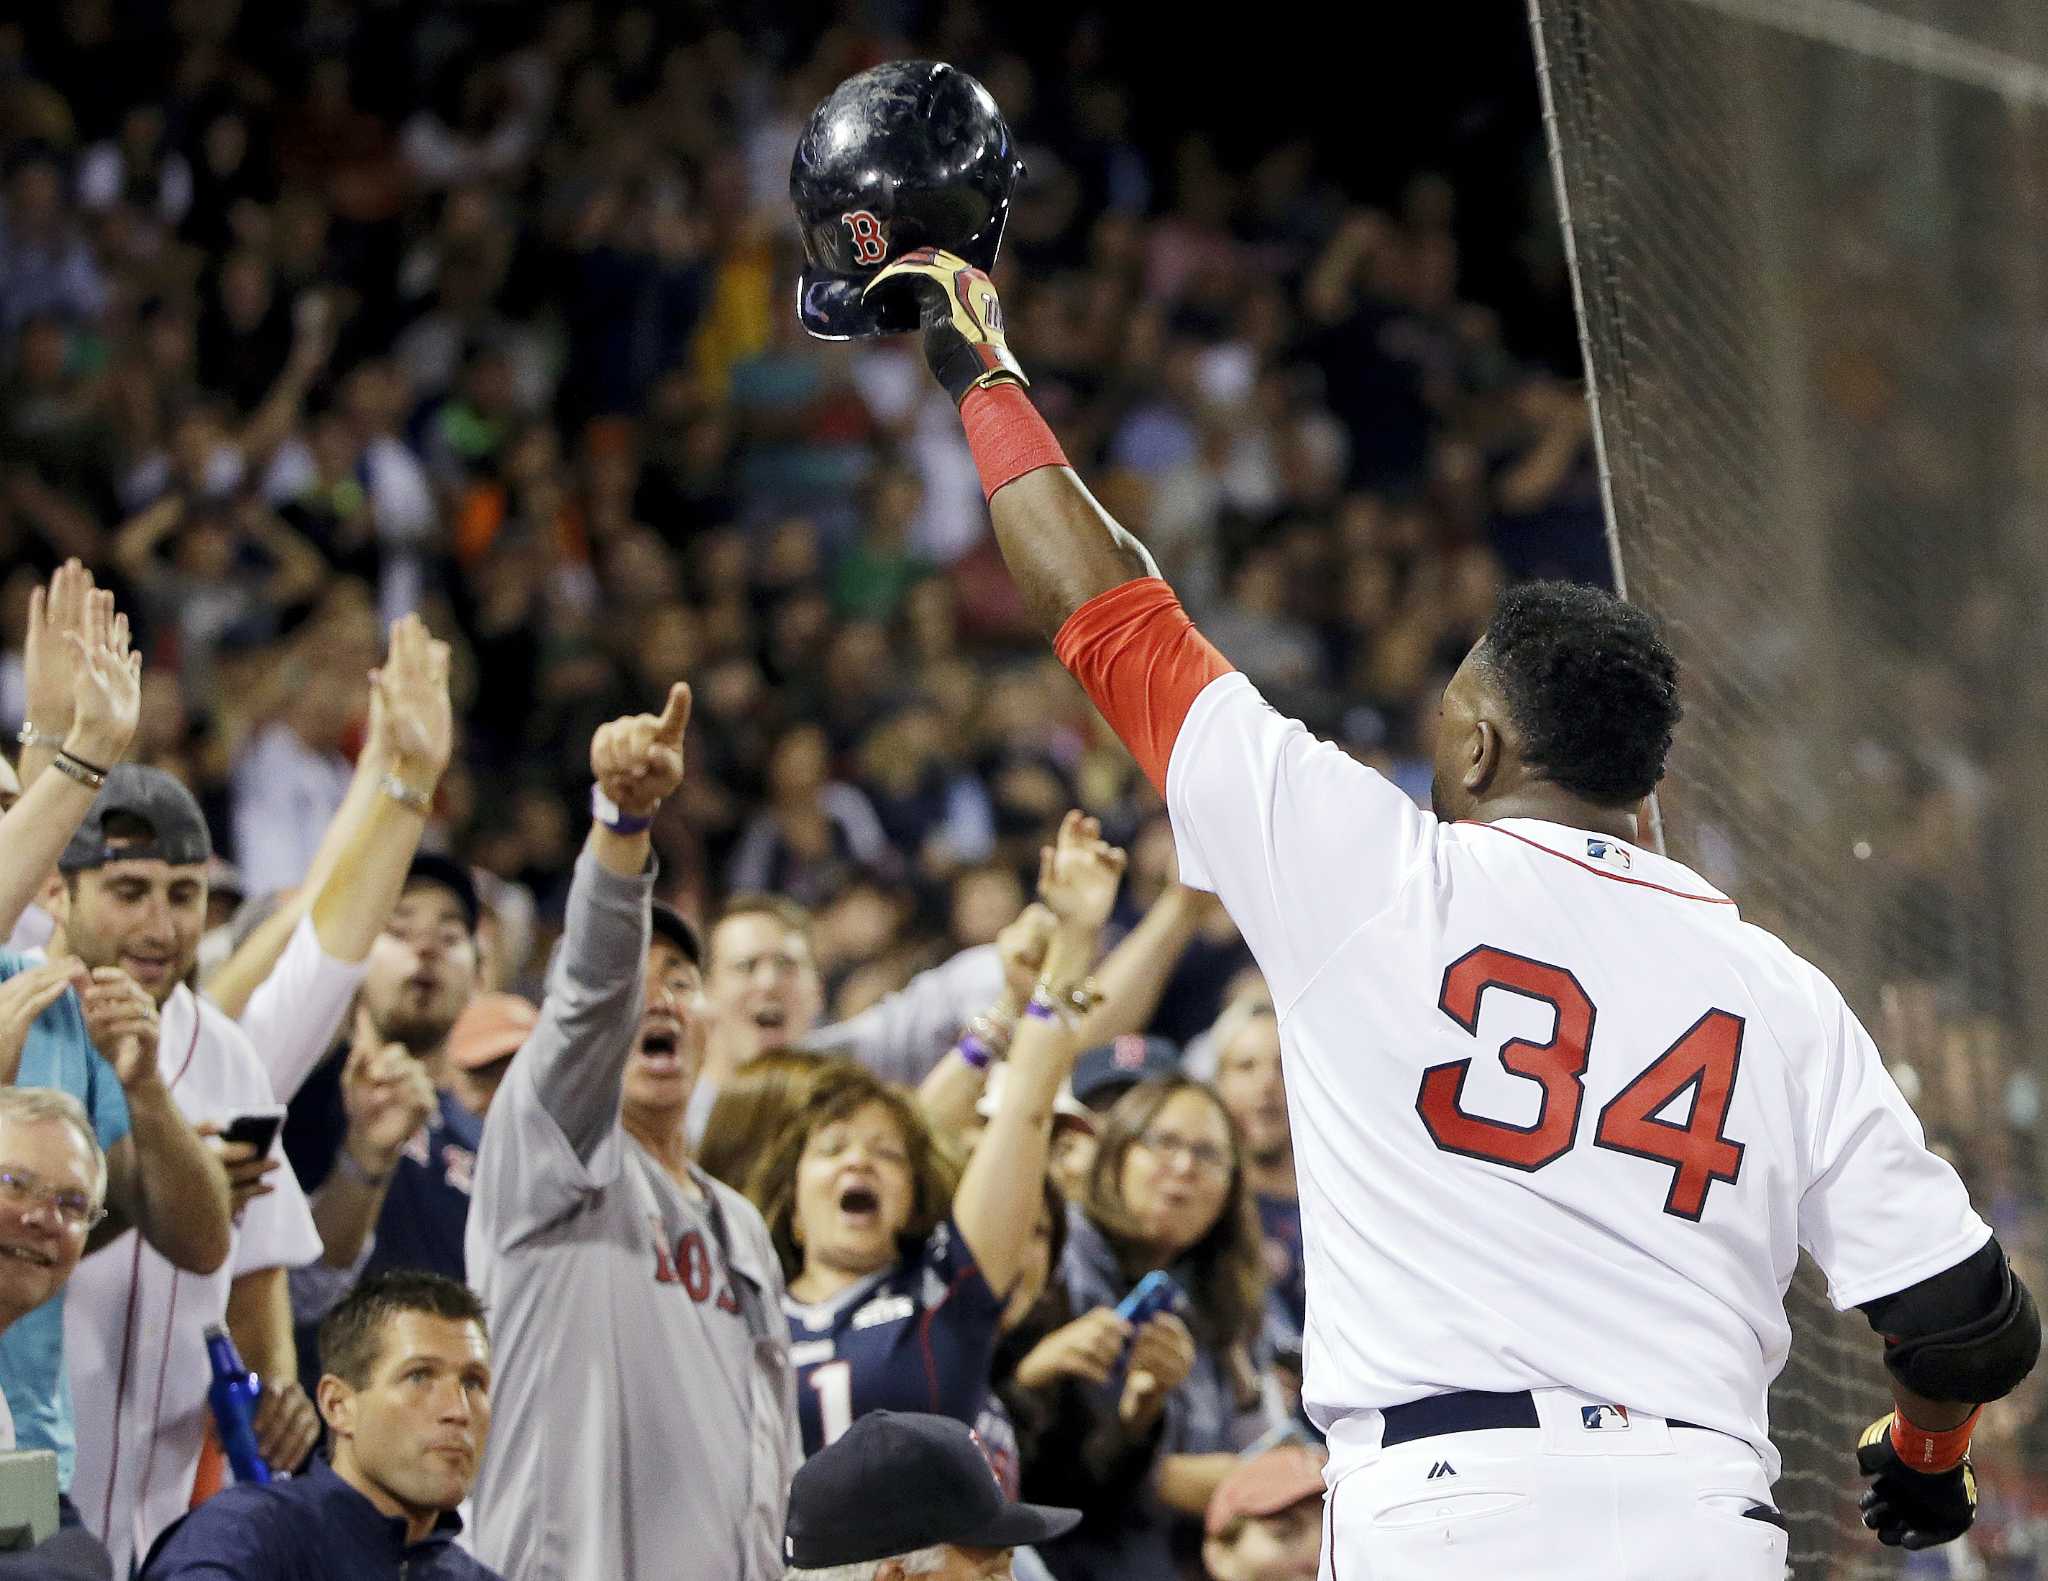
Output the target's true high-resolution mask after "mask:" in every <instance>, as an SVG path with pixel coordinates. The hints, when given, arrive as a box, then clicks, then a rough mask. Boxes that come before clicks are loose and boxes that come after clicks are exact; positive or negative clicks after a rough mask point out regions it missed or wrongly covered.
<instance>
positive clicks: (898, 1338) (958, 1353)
mask: <svg viewBox="0 0 2048 1581" xmlns="http://www.w3.org/2000/svg"><path fill="white" fill-rule="evenodd" d="M782 1305H783V1310H784V1311H785V1312H786V1313H787V1314H788V1316H789V1351H790V1358H789V1359H790V1361H791V1363H792V1364H793V1365H794V1366H795V1368H796V1398H797V1414H798V1415H799V1416H800V1417H801V1418H802V1420H803V1429H804V1454H805V1455H806V1456H809V1455H815V1454H816V1453H817V1452H818V1451H819V1450H821V1449H823V1448H824V1447H825V1446H826V1445H827V1444H829V1443H831V1442H832V1441H833V1440H834V1439H836V1438H838V1437H839V1435H840V1434H842V1433H844V1432H845V1431H846V1430H847V1428H849V1427H851V1426H852V1425H853V1421H854V1418H855V1417H860V1416H865V1415H867V1413H868V1412H870V1411H927V1412H930V1413H932V1414H934V1415H937V1416H950V1417H954V1418H956V1419H957V1420H959V1421H962V1422H965V1423H967V1424H968V1425H969V1426H970V1427H971V1426H973V1425H974V1421H975V1419H976V1417H978V1416H979V1415H980V1414H981V1411H982V1408H983V1407H984V1406H985V1405H986V1404H987V1403H988V1381H989V1369H990V1366H991V1364H992V1362H993V1360H994V1356H995V1348H996V1333H997V1328H998V1326H999V1325H1000V1323H1001V1321H1002V1315H1003V1303H1002V1301H1001V1300H1000V1299H998V1297H997V1296H996V1293H995V1292H994V1291H993V1290H991V1289H989V1287H988V1281H987V1280H985V1279H983V1278H982V1276H981V1270H980V1269H979V1268H977V1267H975V1265H974V1257H973V1254H972V1253H971V1252H970V1251H969V1250H968V1246H967V1242H966V1241H965V1240H964V1239H963V1238H962V1236H961V1234H960V1231H959V1229H958V1227H956V1226H955V1225H954V1224H953V1222H952V1221H951V1220H950V1219H949V1220H947V1221H946V1222H944V1223H942V1224H941V1225H939V1227H938V1228H937V1229H935V1230H933V1231H932V1233H931V1235H930V1236H929V1237H928V1238H927V1239H926V1241H925V1243H924V1246H923V1247H922V1248H921V1249H920V1252H919V1254H918V1255H917V1256H916V1257H909V1258H902V1259H899V1260H898V1261H897V1262H896V1263H894V1264H892V1265H891V1266H890V1267H888V1268H886V1269H884V1270H883V1271H882V1272H880V1273H878V1274H874V1275H871V1276H870V1277H868V1278H867V1279H864V1280H862V1281H861V1282H860V1283H859V1284H857V1285H854V1286H853V1287H852V1288H850V1289H847V1290H843V1291H841V1292H840V1293H839V1294H838V1295H836V1296H834V1297H833V1298H832V1299H831V1300H829V1301H821V1302H819V1303H818V1304H817V1305H815V1306H806V1305H805V1304H804V1303H803V1302H801V1301H798V1300H797V1299H796V1298H795V1297H794V1296H784V1297H783V1301H782Z"/></svg>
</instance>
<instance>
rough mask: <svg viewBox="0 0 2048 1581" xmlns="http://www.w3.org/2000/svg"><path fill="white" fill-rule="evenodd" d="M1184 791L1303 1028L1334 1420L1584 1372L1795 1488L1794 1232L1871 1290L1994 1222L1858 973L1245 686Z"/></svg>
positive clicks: (1677, 879)
mask: <svg viewBox="0 0 2048 1581" xmlns="http://www.w3.org/2000/svg"><path fill="white" fill-rule="evenodd" d="M1167 793H1168V797H1167V799H1168V806H1169V808H1170V811H1171V815H1172V820H1173V829H1174V835H1175V838H1176V841H1177V843H1178V845H1179V849H1180V863H1181V876H1182V879H1183V881H1184V882H1186V883H1189V884H1192V885H1195V886H1198V887H1201V888H1204V889H1210V890H1213V891H1215V892H1216V893H1217V894H1218V895H1219V896H1221V898H1222V900H1223V902H1224V904H1225V906H1226V907H1227V908H1228V909H1229V911H1230V914H1231V916H1232V918H1233V919H1235V920H1236V922H1237V924H1238V926H1239V927H1240V929H1241V930H1242V931H1243V933H1244V936H1245V939H1246V942H1247V943H1248V944H1249V945H1250V946H1251V949H1252V952H1253V954H1254V955H1256V956H1257V958H1258V961H1259V965H1260V967H1261V968H1262V969H1263V970H1264V972H1265V975H1266V980H1267V982H1268V984H1269V985H1270V986H1271V988H1272V990H1273V997H1274V1004H1275V1007H1276V1008H1277V1010H1278V1011H1279V1015H1280V1025H1281V1039H1282V1046H1283V1050H1284V1053H1283V1060H1284V1065H1285V1071H1286V1077H1287V1093H1288V1111H1289V1116H1290V1119H1291V1121H1292V1123H1293V1128H1294V1149H1295V1161H1296V1168H1297V1170H1298V1172H1299V1175H1300V1182H1301V1205H1302V1227H1303V1240H1304V1243H1305V1249H1306V1257H1307V1266H1308V1290H1309V1302H1308V1331H1307V1336H1306V1349H1305V1368H1306V1385H1305V1390H1304V1394H1305V1399H1306V1402H1307V1404H1308V1406H1309V1409H1310V1413H1311V1415H1313V1416H1314V1417H1315V1418H1316V1419H1317V1421H1318V1422H1320V1423H1322V1424H1324V1425H1326V1426H1327V1425H1328V1424H1330V1423H1332V1422H1333V1421H1335V1420H1336V1419H1337V1418H1339V1417H1341V1416H1343V1415H1345V1414H1346V1413H1349V1412H1356V1411H1360V1410H1366V1409H1377V1408H1382V1407H1385V1406H1390V1405H1395V1404H1399V1403H1402V1402H1404V1401H1408V1400H1413V1399H1417V1398H1419V1397H1421V1396H1423V1395H1426V1394H1432V1393H1437V1392H1441V1391H1444V1390H1450V1389H1482V1390H1499V1391H1509V1390H1518V1389H1534V1388H1543V1387H1551V1386H1555V1387H1564V1388H1571V1389H1578V1390H1582V1391H1584V1392H1586V1393H1588V1394H1591V1395H1594V1396H1598V1397H1601V1398H1605V1399H1609V1400H1614V1401H1617V1402H1620V1403H1622V1404H1626V1405H1629V1406H1632V1407H1636V1408H1639V1409H1642V1410H1645V1411H1650V1412H1654V1413H1656V1414H1657V1415H1660V1416H1664V1417H1670V1418H1676V1419H1680V1420H1684V1421H1688V1422H1695V1423H1698V1424H1699V1425H1701V1426H1703V1427H1711V1428H1717V1429H1720V1430H1722V1431H1725V1432H1729V1433H1733V1434H1736V1435H1738V1436H1740V1437H1742V1438H1745V1439H1747V1440H1748V1441H1749V1442H1750V1443H1751V1444H1753V1445H1754V1446H1755V1447H1756V1449H1757V1450H1758V1452H1759V1453H1760V1454H1762V1455H1763V1456H1764V1457H1765V1460H1766V1463H1767V1464H1768V1465H1769V1466H1770V1469H1771V1475H1772V1476H1773V1477H1775V1476H1776V1475H1777V1459H1776V1456H1775V1454H1774V1452H1773V1451H1772V1449H1771V1447H1770V1442H1769V1436H1768V1420H1767V1414H1766V1402H1765V1391H1766V1388H1767V1387H1768V1385H1769V1383H1770V1380H1771V1379H1772V1378H1773V1377H1774V1376H1775V1375H1776V1374H1777V1372H1778V1369H1779V1368H1780V1367H1781V1366H1783V1365H1784V1361H1785V1355H1786V1350H1787V1347H1788V1345H1789V1342H1790V1338H1791V1331H1790V1327H1789V1325H1788V1324H1787V1322H1786V1318H1785V1310H1784V1293H1785V1288H1786V1286H1787V1284H1788V1283H1789V1282H1790V1280H1791V1278H1792V1272H1793V1267H1794V1264H1795V1262H1796V1260H1797V1257H1798V1253H1799V1249H1800V1248H1801V1247H1802V1246H1803V1247H1805V1248H1806V1250H1807V1251H1809V1252H1810V1253H1812V1255H1813V1257H1814V1260H1815V1261H1816V1262H1818V1263H1819V1264H1820V1266H1821V1268H1822V1269H1823V1270H1824V1271H1825V1272H1826V1274H1827V1276H1828V1281H1829V1295H1830V1297H1831V1299H1832V1300H1833V1301H1834V1303H1835V1304H1836V1305H1837V1306H1838V1307H1841V1308H1848V1307H1851V1306H1855V1305H1858V1304H1860V1303H1862V1302H1865V1301H1869V1300H1872V1299H1874V1298H1875V1297H1878V1296H1882V1295H1889V1294H1891V1293H1893V1292H1895V1291H1898V1290H1901V1289H1903V1288H1905V1287H1906V1286H1908V1285H1911V1284H1913V1283H1915V1282H1917V1281H1918V1280H1921V1279H1924V1278H1926V1277H1928V1276H1929V1275H1932V1274H1935V1273H1939V1272H1940V1271H1942V1270H1943V1269H1945V1268H1948V1267H1951V1266H1952V1265H1954V1264H1956V1263H1958V1262H1961V1261H1962V1260H1963V1259H1964V1258H1966V1257H1968V1256H1969V1255H1970V1254H1971V1253H1972V1252H1974V1251H1976V1250H1977V1249H1978V1247H1980V1246H1981V1245H1982V1244H1983V1243H1984V1241H1985V1240H1986V1238H1987V1237H1988V1236H1989V1235H1990V1233H1991V1232H1990V1229H1989V1227H1988V1226H1987V1225H1986V1224H1985V1223H1984V1222H1983V1220H1981V1219H1980V1218H1978V1216H1977V1215H1976V1214H1975V1213H1974V1212H1972V1211H1971V1208H1970V1204H1969V1201H1968V1198H1967V1196H1966V1195H1965V1193H1964V1190H1963V1186H1962V1183H1961V1181H1960V1180H1959V1179H1958V1178H1957V1177H1956V1174H1955V1171H1954V1170H1952V1169H1951V1168H1950V1167H1949V1166H1948V1164H1947V1163H1945V1162H1944V1161H1943V1160H1941V1159H1940V1158H1938V1157H1936V1156H1935V1155H1934V1154H1932V1153H1930V1152H1929V1151H1928V1150H1927V1148H1926V1146H1925V1144H1924V1141H1923V1138H1922V1134H1921V1130H1920V1125H1919V1122H1918V1121H1917V1120H1916V1119H1915V1118H1914V1116H1913V1114H1912V1112H1911V1110H1909V1109H1908V1108H1907V1106H1906V1103H1905V1100H1904V1098H1903V1097H1901V1095H1900V1093H1899V1090H1898V1087H1897V1085H1896V1084H1895V1083H1894V1082H1893V1081H1892V1079H1891V1077H1890V1076H1889V1075H1888V1074H1887V1073H1886V1071H1885V1069H1884V1066H1883V1063H1882V1062H1881V1060H1880V1059H1879V1057H1878V1052H1877V1049H1876V1047H1875V1046H1874V1045H1873V1044H1872V1043H1871V1040H1870V1038H1869V1035H1868V1034H1867V1033H1865V1031H1864V1030H1863V1028H1862V1026H1861V1025H1859V1024H1858V1022H1857V1020H1856V1018H1855V1016H1854V1015H1853V1014H1851V1012H1850V1011H1849V1008H1848V1006H1847V1005H1845V1004H1844V1003H1843V1001H1842V997H1841V995H1840V994H1839V993H1838V992H1837V991H1836V990H1835V988H1834V986H1833V985H1832V984H1831V983H1829V981H1828V980H1827V978H1826V977H1825V976H1823V975H1822V974H1821V973H1820V972H1819V971H1818V970H1816V969H1815V968H1814V967H1812V966H1810V965H1808V964H1807V963H1806V962H1805V961H1802V960H1800V959H1799V958H1798V957H1797V956H1795V955H1794V954H1793V953H1792V952H1791V951H1790V950H1788V949H1787V948H1786V947H1785V946H1784V945H1783V944H1781V943H1780V942H1779V941H1778V940H1777V939H1775V938H1773V937H1772V936H1771V935H1770V934H1768V933H1765V932H1764V931H1762V930H1761V929H1759V928H1755V927H1751V926H1749V925H1748V924H1746V923H1744V922H1743V921H1742V920H1741V919H1740V918H1739V917H1738V916H1737V915H1736V909H1735V905H1734V903H1733V902H1732V901H1730V900H1729V898H1728V897H1727V896H1725V895H1723V894H1721V893H1720V892H1719V891H1717V890H1715V889H1714V888H1713V887H1712V886H1710V885H1709V884H1707V883H1706V882H1705V881H1704V880H1702V879H1701V878H1700V877H1699V876H1698V875H1697V874H1695V873H1693V872H1692V871H1690V870H1689V869H1687V868H1685V867H1683V866H1681V865H1680V864H1678V863H1677V862H1673V861H1670V860H1668V859H1666V858H1664V857H1661V856H1658V855H1656V854H1654V853H1652V852H1648V851H1645V850H1642V849H1640V848H1638V847H1636V846H1633V845H1630V844H1627V843H1625V842H1623V841H1620V840H1616V839H1614V838H1612V837H1610V836H1606V835H1599V834H1591V833H1588V832H1587V831H1585V830H1580V829H1569V828H1564V827H1562V826H1560V825H1556V824H1549V823H1540V822H1536V821H1533V820H1523V819H1512V820H1508V821H1505V822H1501V823H1493V824H1477V823H1473V824H1452V825H1445V824H1442V823H1439V822H1438V821H1437V820H1436V819H1435V818H1433V817H1431V816H1430V815H1429V814H1427V813H1425V812H1423V811H1421V810H1420V809H1418V808H1417V807H1416V806H1415V805H1414V803H1413V802H1411V801H1410V800H1409V799H1408V798H1407V797H1406V796H1405V795H1403V794H1402V793H1401V792H1400V791H1398V790H1396V789H1395V788H1394V787H1393V786H1392V785H1391V784H1389V783H1388V782H1387V781H1386V780H1385V779H1383V778H1381V777H1380V776H1379V775H1378V774H1376V773H1374V772H1373V771H1372V770H1370V769H1368V768H1366V767H1364V766H1363V765H1361V764H1359V763H1357V762H1356V761H1355V760H1353V759H1352V758H1351V757H1349V756H1348V755H1346V754H1345V753H1344V752H1342V751H1340V750H1339V749H1338V748H1336V747H1334V746H1330V745H1328V744H1327V743H1324V742H1319V741H1317V740H1315V739H1314V738H1313V737H1312V736H1310V735H1309V733H1308V732H1307V731H1306V730H1305V729H1303V728H1302V727H1301V726H1300V725H1298V724H1295V723H1293V722H1291V721H1288V720H1285V719H1283V718H1281V717H1280V716H1279V715H1278V714H1277V713H1275V712H1274V711H1273V710H1272V709H1271V708H1269V707H1268V706H1267V705H1266V704H1265V703H1264V701H1263V700H1262V699H1261V698H1260V697H1259V695H1258V693H1257V692H1256V691H1255V690H1254V689H1253V687H1252V685H1251V683H1250V682H1249V681H1247V680H1246V679H1244V677H1242V676H1241V675H1234V674H1233V675H1225V676H1222V677H1220V678H1218V679H1216V680H1214V681H1211V682H1210V683H1209V684H1208V686H1207V687H1206V688H1204V690H1203V691H1202V692H1201V694H1200V695H1199V696H1198V697H1197V698H1196V700H1195V702H1194V705H1193V707H1192V708H1191V709H1190V710H1189V712H1188V715H1187V717H1186V719H1185V721H1184V722H1183V724H1182V725H1181V728H1180V731H1179V733H1178V736H1177V737H1176V739H1175V741H1174V745H1173V750H1172V757H1171V759H1170V762H1169V766H1168V769H1167Z"/></svg>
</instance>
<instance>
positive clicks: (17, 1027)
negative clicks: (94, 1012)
mask: <svg viewBox="0 0 2048 1581" xmlns="http://www.w3.org/2000/svg"><path fill="white" fill-rule="evenodd" d="M85 982H86V975H85V966H84V964H83V963H82V962H80V961H79V959H78V957H76V956H75V955H66V956H64V957H62V958H61V959H58V960H54V961H45V962H44V963H43V964H42V965H41V966H31V967H28V968H27V969H26V970H24V971H19V972H16V973H15V974H14V975H13V976H12V977H10V978H8V979H7V981H5V982H4V983H0V1087H11V1086H13V1085H14V1078H15V1077H16V1076H17V1075H18V1074H19V1073H20V1070H21V1051H22V1049H23V1047H24V1046H25V1045H26V1044H27V1043H28V1029H29V1028H30V1027H31V1026H33V1025H34V1024H35V1019H36V1017H37V1016H39V1015H41V1014H42V1013H43V1012H44V1011H45V1010H47V1009H49V1008H50V1006H52V1005H53V1004H55V1003H56V1002H57V1001H58V999H59V998H61V997H62V996H63V993H64V990H65V989H67V988H69V987H71V986H72V985H73V984H77V985H78V986H80V987H83V986H84V985H85Z"/></svg>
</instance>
